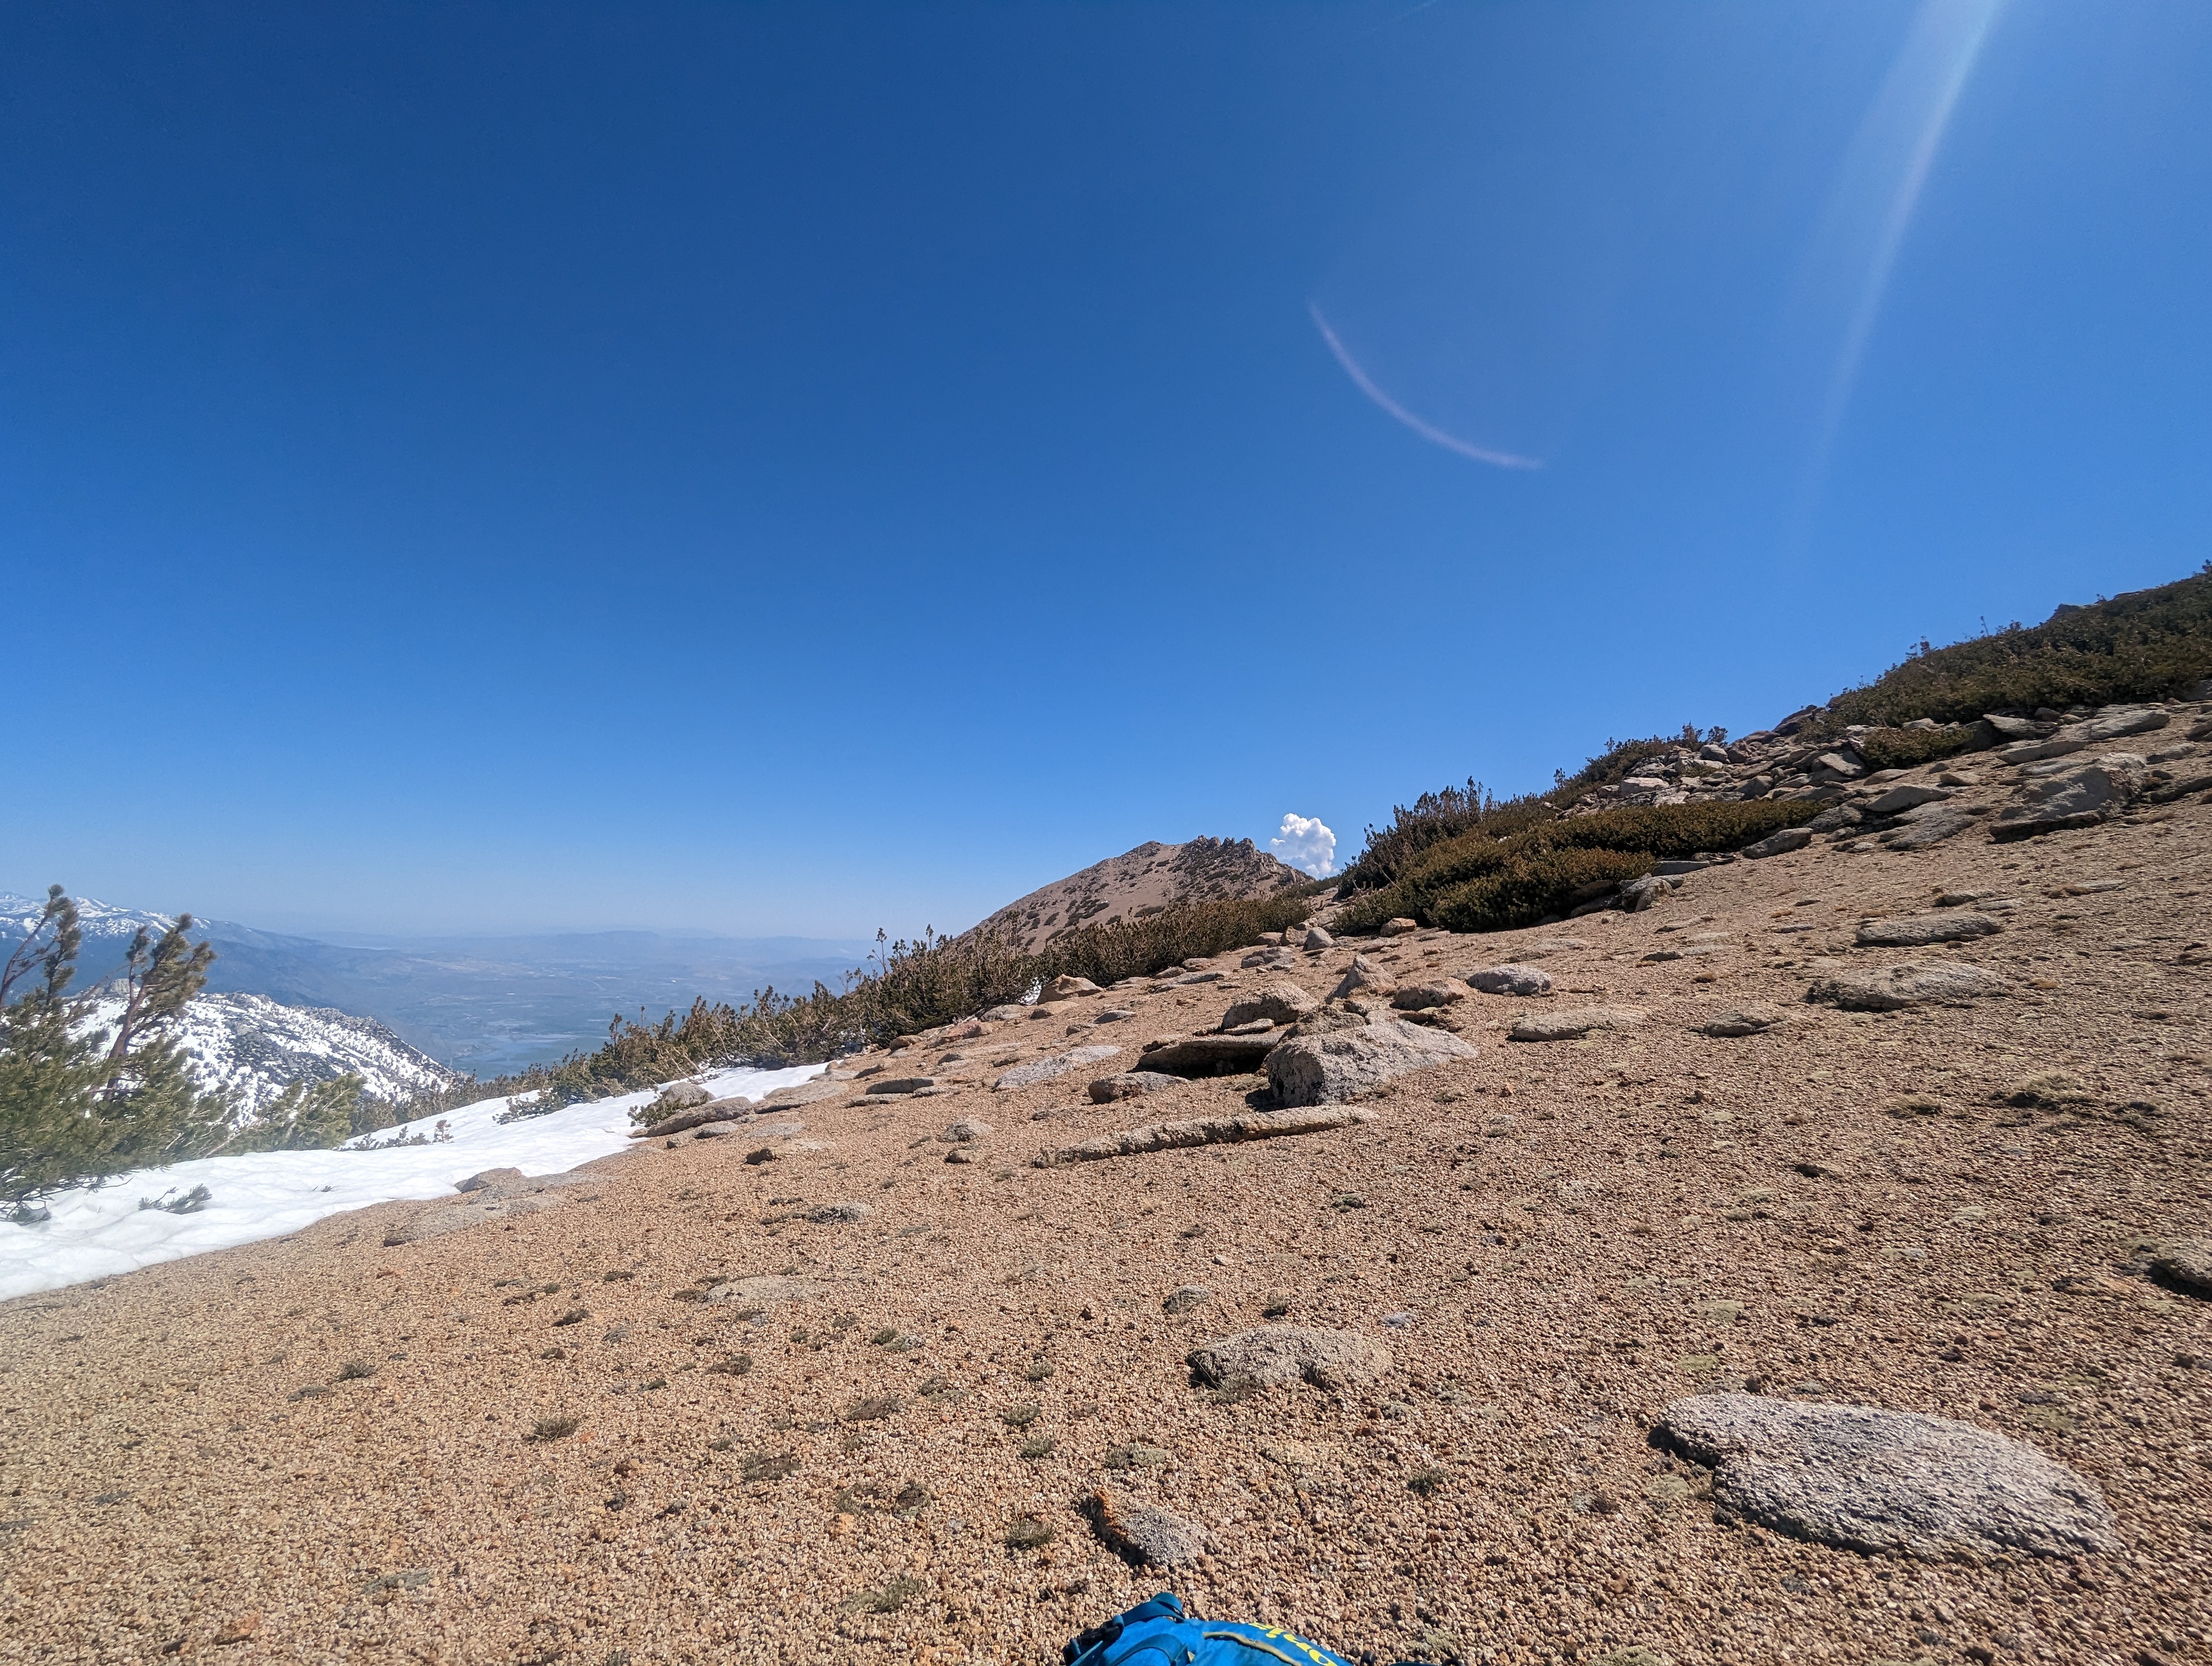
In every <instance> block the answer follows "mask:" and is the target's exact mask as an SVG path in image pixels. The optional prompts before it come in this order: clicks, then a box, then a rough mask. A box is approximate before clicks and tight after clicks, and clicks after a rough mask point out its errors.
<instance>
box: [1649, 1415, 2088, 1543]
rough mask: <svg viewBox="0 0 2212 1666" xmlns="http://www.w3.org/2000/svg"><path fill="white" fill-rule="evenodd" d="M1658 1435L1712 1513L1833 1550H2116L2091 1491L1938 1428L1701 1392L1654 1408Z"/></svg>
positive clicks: (2012, 1449) (1952, 1427)
mask: <svg viewBox="0 0 2212 1666" xmlns="http://www.w3.org/2000/svg"><path fill="white" fill-rule="evenodd" d="M1658 1432H1659V1433H1660V1435H1661V1436H1662V1438H1664V1439H1665V1440H1667V1441H1668V1443H1670V1444H1673V1445H1674V1447H1675V1448H1676V1449H1677V1450H1680V1451H1681V1452H1683V1453H1684V1454H1685V1455H1686V1456H1689V1457H1691V1458H1692V1459H1693V1460H1695V1461H1696V1462H1699V1463H1705V1464H1711V1465H1712V1466H1714V1471H1715V1473H1714V1475H1713V1499H1714V1502H1715V1503H1717V1504H1718V1505H1722V1506H1723V1507H1724V1508H1727V1509H1729V1510H1733V1511H1735V1512H1736V1513H1737V1514H1739V1515H1741V1516H1744V1517H1748V1518H1750V1519H1751V1520H1753V1521H1755V1522H1759V1523H1761V1524H1762V1525H1765V1526H1767V1527H1770V1528H1773V1529H1776V1530H1778V1531H1780V1532H1784V1533H1791V1534H1796V1535H1800V1536H1802V1537H1804V1538H1808V1539H1814V1540H1817V1541H1820V1542H1821V1543H1824V1544H1832V1545H1837V1546H1840V1547H1843V1548H1844V1549H1846V1550H1857V1551H1863V1552H1868V1553H1887V1554H1901V1555H1910V1556H1921V1557H1928V1558H1940V1557H1945V1556H1951V1555H1956V1554H1960V1553H1962V1552H1964V1553H1970V1554H1990V1553H1992V1552H1999V1551H2024V1552H2027V1554H2031V1555H2036V1556H2079V1555H2081V1554H2085V1553H2088V1552H2093V1551H2104V1550H2111V1549H2113V1548H2116V1547H2118V1542H2119V1541H2118V1536H2117V1535H2116V1534H2115V1533H2114V1530H2113V1519H2112V1511H2111V1509H2110V1508H2109V1507H2108V1506H2107V1505H2106V1503H2105V1499H2104V1495H2103V1494H2102V1493H2100V1492H2099V1491H2098V1490H2097V1487H2096V1485H2095V1483H2093V1482H2092V1481H2088V1480H2087V1479H2085V1478H2084V1477H2082V1476H2081V1475H2078V1474H2075V1472H2074V1471H2072V1470H2071V1469H2068V1468H2064V1467H2063V1466H2062V1465H2060V1464H2057V1463H2054V1462H2051V1460H2050V1459H2049V1458H2047V1457H2045V1456H2043V1454H2042V1453H2040V1452H2039V1451H2037V1450H2035V1449H2034V1448H2033V1447H2031V1446H2025V1445H2022V1444H2020V1443H2019V1442H2017V1441H2013V1440H2008V1439H2006V1438H2004V1437H2002V1436H2001V1435H1997V1434H1993V1433H1991V1432H1990V1431H1988V1430H1986V1429H1981V1428H1977V1427H1976V1426H1973V1425H1972V1424H1970V1423H1957V1422H1954V1421H1952V1420H1950V1419H1948V1418H1942V1417H1928V1416H1923V1415H1922V1414H1918V1413H1915V1412H1891V1411H1882V1410H1879V1409H1877V1408H1874V1407H1871V1406H1839V1405H1825V1404H1808V1403H1805V1402H1793V1401H1785V1400H1768V1399H1764V1398H1761V1397H1760V1396H1759V1395H1748V1394H1707V1395H1694V1396H1692V1397H1691V1398H1689V1399H1686V1400H1678V1401H1676V1402H1674V1404H1673V1405H1671V1406H1669V1407H1668V1408H1667V1410H1666V1413H1665V1414H1664V1415H1663V1417H1662V1420H1661V1421H1660V1424H1659V1427H1658Z"/></svg>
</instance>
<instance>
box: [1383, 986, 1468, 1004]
mask: <svg viewBox="0 0 2212 1666" xmlns="http://www.w3.org/2000/svg"><path fill="white" fill-rule="evenodd" d="M1466 999H1467V985H1465V984H1464V983H1462V982H1460V981H1459V980H1458V979H1457V978H1437V979H1433V980H1431V982H1425V983H1406V984H1401V985H1400V986H1399V987H1398V992H1397V993H1396V994H1394V995H1392V996H1391V997H1390V1004H1391V1005H1392V1006H1395V1007H1396V1008H1398V1009H1399V1010H1400V1011H1401V1012H1428V1011H1430V1010H1431V1008H1434V1007H1437V1006H1450V1005H1451V1004H1452V1003H1453V1002H1454V1001H1455V1000H1466Z"/></svg>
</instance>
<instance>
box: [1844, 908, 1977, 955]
mask: <svg viewBox="0 0 2212 1666" xmlns="http://www.w3.org/2000/svg"><path fill="white" fill-rule="evenodd" d="M2003 929H2004V922H2003V921H2002V920H1993V919H1991V918H1990V916H1989V915H1986V914H1976V913H1974V912H1973V911H1972V909H1948V910H1947V911H1946V912H1944V913H1942V914H1915V915H1906V916H1905V917H1904V918H1902V919H1898V920H1869V921H1865V922H1864V923H1863V924H1862V925H1861V926H1860V927H1859V933H1858V941H1859V946H1860V947H1861V948H1865V949H1923V948H1926V947H1927V946H1928V945H1929V944H1931V943H1965V942H1968V941H1970V940H1971V939H1974V938H1977V937H1995V936H1996V934H1997V933H1999V932H2001V931H2002V930H2003Z"/></svg>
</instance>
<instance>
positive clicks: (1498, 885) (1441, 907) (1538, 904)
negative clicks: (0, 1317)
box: [1337, 800, 1820, 933]
mask: <svg viewBox="0 0 2212 1666" xmlns="http://www.w3.org/2000/svg"><path fill="white" fill-rule="evenodd" d="M1819 810H1820V806H1818V805H1815V804H1811V803H1808V802H1805V801H1802V800H1779V801H1778V800H1749V801H1743V802H1729V803H1720V804H1666V805H1645V806H1622V807H1620V808H1619V809H1614V810H1601V811H1599V812H1596V813H1595V814H1594V815H1586V816H1572V817H1566V818H1555V819H1548V820H1544V821H1541V822H1537V823H1534V824H1529V823H1526V822H1523V823H1522V824H1521V825H1519V826H1518V827H1517V828H1516V830H1514V831H1512V832H1510V833H1504V834H1503V836H1500V834H1499V833H1498V829H1500V828H1502V827H1504V825H1505V823H1504V822H1503V821H1502V820H1501V821H1499V822H1497V823H1495V824H1492V825H1491V826H1487V827H1486V826H1483V825H1477V826H1475V827H1474V828H1473V829H1471V830H1468V831H1465V832H1462V833H1459V834H1457V835H1455V836H1452V837H1449V838H1445V839H1442V840H1438V841H1437V842H1433V843H1431V845H1430V846H1429V847H1428V848H1426V849H1425V850H1424V851H1422V853H1421V854H1419V856H1417V857H1415V858H1413V860H1410V861H1408V862H1407V863H1406V864H1405V865H1404V867H1403V869H1402V871H1401V873H1400V876H1399V877H1398V878H1397V879H1395V880H1394V881H1393V882H1392V883H1390V884H1389V885H1385V886H1383V888H1382V889H1380V890H1378V891H1365V892H1363V893H1361V894H1358V895H1356V896H1354V897H1353V898H1352V901H1351V902H1350V903H1348V904H1347V905H1346V908H1345V909H1344V911H1343V912H1342V914H1341V915H1339V916H1338V922H1337V923H1338V927H1339V928H1340V929H1341V930H1343V931H1346V932H1350V933H1361V932H1371V931H1373V930H1375V929H1376V928H1377V927H1380V926H1381V925H1382V924H1383V921H1386V920H1389V919H1393V918H1395V917H1396V916H1399V915H1405V916H1407V917H1409V918H1412V919H1414V920H1418V921H1420V922H1421V923H1422V924H1423V925H1425V926H1442V927H1446V928H1447V929H1449V930H1451V931H1457V932H1480V931H1503V930H1506V929H1509V928H1510V927H1516V926H1528V925H1533V924H1534V923H1535V922H1536V921H1539V920H1541V919H1543V918H1545V917H1546V916H1547V915H1556V914H1565V912H1567V910H1569V909H1572V908H1573V907H1575V906H1576V905H1577V904H1578V903H1583V902H1588V901H1591V900H1594V899H1595V898H1596V897H1601V896H1603V895H1604V894H1605V893H1606V892H1607V891H1611V890H1613V888H1614V887H1615V886H1617V885H1620V883H1621V882H1622V881H1623V880H1625V879H1633V878H1635V877H1636V876H1637V875H1638V874H1640V873H1650V871H1651V868H1652V866H1654V865H1655V864H1656V863H1657V862H1660V861H1664V860H1674V859H1679V858H1682V857H1687V856H1692V855H1696V854H1699V853H1700V852H1705V851H1727V850H1736V849H1741V848H1742V847H1743V846H1745V845H1747V844H1751V843H1753V842H1756V841H1758V840H1759V839H1763V838H1765V836H1767V835H1768V834H1770V833H1773V832H1776V831H1778V830H1780V829H1782V828H1784V827H1790V826H1794V825H1796V824H1797V823H1799V822H1802V821H1807V820H1809V819H1810V818H1812V817H1813V816H1814V815H1815V814H1817V813H1818V812H1819ZM1546 813H1547V815H1548V814H1549V812H1548V811H1547V812H1546ZM1363 866H1364V860H1363Z"/></svg>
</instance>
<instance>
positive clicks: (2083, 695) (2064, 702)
mask: <svg viewBox="0 0 2212 1666" xmlns="http://www.w3.org/2000/svg"><path fill="white" fill-rule="evenodd" d="M2207 677H2212V562H2208V563H2206V566H2205V568H2204V569H2203V570H2202V571H2200V572H2197V573H2195V574H2192V575H2191V576H2190V577H2188V578H2185V579H2182V580H2179V581H2176V582H2175V583H2172V584H2166V585H2160V586H2159V587H2157V588H2155V589H2153V590H2136V591H2130V593H2127V594H2125V595H2120V596H2113V597H2112V598H2110V599H2100V600H2098V601H2095V602H2093V603H2091V604H2090V605H2087V606H2085V607H2073V606H2068V607H2062V608H2060V609H2059V610H2058V611H2057V612H2055V613H2053V614H2052V615H2051V617H2049V618H2048V619H2046V620H2045V621H2044V622H2043V623H2041V624H2039V625H2035V626H2033V627H2028V628H2023V627H2021V625H2019V624H2016V623H2015V624H2009V625H2007V626H2006V627H2005V628H2004V629H2002V630H1997V631H1992V632H1990V634H1989V635H1984V636H1976V637H1972V638H1970V639H1969V640H1967V641H1963V642H1954V643H1953V644H1952V645H1951V646H1950V647H1948V648H1932V647H1930V646H1929V645H1928V644H1927V643H1925V642H1923V643H1922V644H1921V651H1920V652H1919V653H1917V654H1914V655H1913V656H1912V657H1911V659H1909V660H1905V662H1904V663H1903V664H1902V665H1898V666H1892V667H1891V668H1890V669H1889V670H1888V671H1887V672H1883V673H1882V674H1881V676H1880V677H1878V678H1875V680H1874V681H1873V682H1871V683H1869V684H1864V685H1863V686H1862V687H1859V688H1856V689H1851V690H1847V691H1846V692H1844V693H1843V694H1839V695H1838V696H1836V697H1835V698H1834V699H1833V700H1832V701H1830V702H1828V705H1827V709H1826V711H1825V712H1823V713H1822V714H1821V723H1820V727H1821V732H1822V733H1834V732H1836V731H1838V730H1840V729H1842V728H1843V727H1844V726H1845V725H1847V724H1852V723H1867V724H1873V725H1877V726H1881V727H1896V726H1900V725H1903V724H1906V723H1910V722H1911V721H1913V720H1914V719H1915V718H1918V717H1929V718H1933V719H1935V720H1936V721H1937V722H1939V723H1971V722H1972V721H1974V719H1976V718H1977V717H1979V716H1980V715H1981V714H1983V713H1984V712H2032V711H2034V710H2036V709H2037V708H2040V707H2044V706H2049V707H2052V708H2056V709H2057V710H2060V711H2063V710H2064V709H2065V708H2067V707H2069V706H2077V705H2079V706H2106V705H2111V704H2112V703H2114V702H2119V701H2127V700H2162V699H2165V698H2167V697H2168V696H2175V695H2182V694H2185V693H2187V692H2188V691H2189V690H2190V689H2191V687H2193V686H2194V685H2195V684H2197V683H2198V682H2200V681H2202V680H2203V678H2207Z"/></svg>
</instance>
